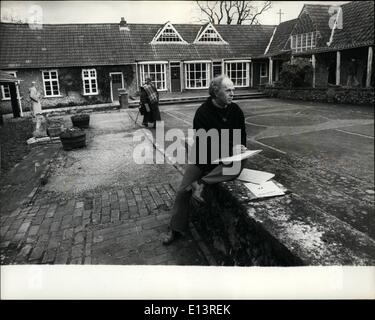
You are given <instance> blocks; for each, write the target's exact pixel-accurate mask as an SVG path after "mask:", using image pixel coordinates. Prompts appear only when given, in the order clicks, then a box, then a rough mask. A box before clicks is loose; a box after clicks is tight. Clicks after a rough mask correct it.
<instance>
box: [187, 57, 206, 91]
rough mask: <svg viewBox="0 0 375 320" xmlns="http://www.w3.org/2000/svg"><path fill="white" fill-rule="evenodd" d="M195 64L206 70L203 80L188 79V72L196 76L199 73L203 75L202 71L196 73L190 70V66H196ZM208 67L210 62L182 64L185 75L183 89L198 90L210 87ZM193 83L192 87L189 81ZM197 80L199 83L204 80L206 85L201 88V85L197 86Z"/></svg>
mask: <svg viewBox="0 0 375 320" xmlns="http://www.w3.org/2000/svg"><path fill="white" fill-rule="evenodd" d="M197 64H200V65H201V68H202V66H205V68H206V70H205V73H206V78H205V79H201V78H199V79H197V78H195V79H190V72H193V73H194V74H197V73H198V72H200V73H203V71H202V69H201V70H200V71H198V72H197V71H196V70H190V68H191V66H192V65H197ZM210 65H211V61H185V62H184V73H185V88H186V89H189V90H190V89H191V90H199V89H207V88H208V87H209V85H210V74H211V72H210ZM192 80H193V81H194V84H195V85H194V86H191V84H190V81H192ZM199 80H201V82H203V81H202V80H205V81H206V85H205V86H203V85H197V84H199V82H198V81H199Z"/></svg>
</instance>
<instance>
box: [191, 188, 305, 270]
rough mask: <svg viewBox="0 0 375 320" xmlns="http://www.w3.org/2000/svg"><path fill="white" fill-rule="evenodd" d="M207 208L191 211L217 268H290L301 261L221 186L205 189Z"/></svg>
mask: <svg viewBox="0 0 375 320" xmlns="http://www.w3.org/2000/svg"><path fill="white" fill-rule="evenodd" d="M204 197H205V200H206V201H207V203H209V204H210V205H207V206H204V207H201V208H199V209H195V210H193V216H192V221H193V224H194V225H195V227H196V229H197V231H198V233H199V234H200V236H201V237H202V238H203V239H204V241H205V243H206V244H207V245H208V246H209V248H210V251H211V252H212V254H213V255H214V257H215V260H216V262H217V264H218V265H224V266H293V265H303V262H302V261H301V260H300V259H299V258H298V257H296V256H294V255H293V254H292V253H291V252H290V251H289V250H288V249H287V248H285V247H284V246H283V245H282V244H281V243H280V242H279V241H278V239H275V238H273V237H272V236H271V235H270V233H268V232H266V231H265V229H264V228H263V227H262V226H261V225H260V224H258V223H255V221H252V220H251V219H250V218H249V216H248V214H247V208H246V206H244V205H243V204H241V202H240V201H239V199H238V198H237V197H235V196H234V193H232V192H230V191H229V190H228V189H227V188H226V187H225V186H223V185H214V186H211V187H208V188H206V191H205V195H204Z"/></svg>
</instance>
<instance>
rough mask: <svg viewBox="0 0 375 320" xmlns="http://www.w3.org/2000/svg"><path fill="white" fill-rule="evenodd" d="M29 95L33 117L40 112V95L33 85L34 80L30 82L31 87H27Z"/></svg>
mask: <svg viewBox="0 0 375 320" xmlns="http://www.w3.org/2000/svg"><path fill="white" fill-rule="evenodd" d="M29 97H30V99H31V107H32V110H31V111H32V114H33V116H34V117H35V116H36V115H38V114H41V113H42V106H41V104H40V95H39V92H38V90H37V89H36V87H35V81H33V82H31V87H30V88H29Z"/></svg>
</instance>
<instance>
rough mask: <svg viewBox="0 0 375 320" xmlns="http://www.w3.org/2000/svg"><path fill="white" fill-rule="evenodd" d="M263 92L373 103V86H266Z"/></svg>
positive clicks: (285, 95) (282, 97)
mask: <svg viewBox="0 0 375 320" xmlns="http://www.w3.org/2000/svg"><path fill="white" fill-rule="evenodd" d="M264 93H265V94H267V95H268V96H270V97H273V98H280V99H293V100H304V101H316V102H329V103H340V104H356V105H373V104H374V88H346V87H328V88H293V89H286V88H281V87H266V88H265V89H264Z"/></svg>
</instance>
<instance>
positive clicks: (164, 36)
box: [156, 27, 182, 42]
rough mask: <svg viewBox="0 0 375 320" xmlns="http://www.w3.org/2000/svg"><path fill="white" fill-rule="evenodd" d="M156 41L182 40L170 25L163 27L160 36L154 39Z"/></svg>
mask: <svg viewBox="0 0 375 320" xmlns="http://www.w3.org/2000/svg"><path fill="white" fill-rule="evenodd" d="M156 42H182V40H181V38H180V37H179V36H178V34H177V33H176V31H174V30H173V29H172V28H171V27H168V28H165V29H164V30H163V32H162V33H161V34H160V36H159V37H158V38H157V39H156Z"/></svg>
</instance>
